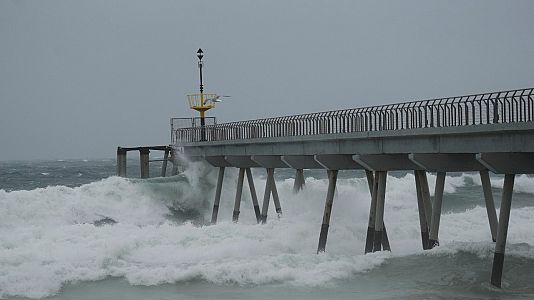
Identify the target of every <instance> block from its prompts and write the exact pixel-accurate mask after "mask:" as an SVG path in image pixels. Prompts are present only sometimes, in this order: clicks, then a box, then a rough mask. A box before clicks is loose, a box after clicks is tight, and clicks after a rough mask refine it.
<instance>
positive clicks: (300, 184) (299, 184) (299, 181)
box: [293, 169, 305, 193]
mask: <svg viewBox="0 0 534 300" xmlns="http://www.w3.org/2000/svg"><path fill="white" fill-rule="evenodd" d="M304 184H305V180H304V170H303V169H297V170H296V172H295V183H294V184H293V192H294V193H298V192H299V191H300V190H302V189H303V188H304Z"/></svg>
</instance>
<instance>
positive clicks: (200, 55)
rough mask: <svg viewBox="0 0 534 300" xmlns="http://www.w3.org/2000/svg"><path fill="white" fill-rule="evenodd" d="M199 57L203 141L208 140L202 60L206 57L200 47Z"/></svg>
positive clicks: (201, 136)
mask: <svg viewBox="0 0 534 300" xmlns="http://www.w3.org/2000/svg"><path fill="white" fill-rule="evenodd" d="M197 57H198V70H199V74H200V105H199V106H200V107H199V108H200V109H199V110H198V111H199V112H200V127H201V128H200V139H201V140H202V141H205V140H206V131H205V126H206V115H205V113H206V110H205V108H204V84H203V82H202V67H203V65H204V62H203V61H202V58H203V57H204V52H203V51H202V49H201V48H198V51H197Z"/></svg>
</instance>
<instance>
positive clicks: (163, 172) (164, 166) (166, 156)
mask: <svg viewBox="0 0 534 300" xmlns="http://www.w3.org/2000/svg"><path fill="white" fill-rule="evenodd" d="M168 161H169V149H166V150H165V154H164V155H163V163H162V164H161V177H165V176H166V175H167V163H168Z"/></svg>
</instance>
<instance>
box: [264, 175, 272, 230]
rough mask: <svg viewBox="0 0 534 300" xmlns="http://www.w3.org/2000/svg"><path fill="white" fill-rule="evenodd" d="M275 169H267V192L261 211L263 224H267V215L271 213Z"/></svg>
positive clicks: (265, 192)
mask: <svg viewBox="0 0 534 300" xmlns="http://www.w3.org/2000/svg"><path fill="white" fill-rule="evenodd" d="M272 175H274V169H271V168H267V180H266V181H265V191H264V193H263V206H262V210H261V222H262V223H263V224H265V223H267V213H268V212H269V201H270V198H271V191H272V185H273V181H274V176H272Z"/></svg>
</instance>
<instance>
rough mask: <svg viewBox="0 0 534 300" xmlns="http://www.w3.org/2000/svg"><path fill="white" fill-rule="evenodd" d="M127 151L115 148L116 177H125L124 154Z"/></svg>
mask: <svg viewBox="0 0 534 300" xmlns="http://www.w3.org/2000/svg"><path fill="white" fill-rule="evenodd" d="M127 153H128V151H126V149H123V148H121V147H117V175H118V176H120V177H126V154H127Z"/></svg>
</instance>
